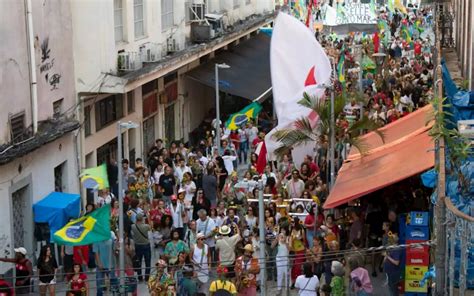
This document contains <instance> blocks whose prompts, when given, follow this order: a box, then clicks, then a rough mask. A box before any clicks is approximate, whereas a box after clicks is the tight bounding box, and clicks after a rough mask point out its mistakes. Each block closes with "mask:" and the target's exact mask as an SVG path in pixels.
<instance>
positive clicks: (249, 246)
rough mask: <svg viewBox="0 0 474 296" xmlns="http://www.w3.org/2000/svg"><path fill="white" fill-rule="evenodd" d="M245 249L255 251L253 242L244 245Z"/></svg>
mask: <svg viewBox="0 0 474 296" xmlns="http://www.w3.org/2000/svg"><path fill="white" fill-rule="evenodd" d="M244 251H246V252H250V253H253V246H252V244H246V245H245V247H244Z"/></svg>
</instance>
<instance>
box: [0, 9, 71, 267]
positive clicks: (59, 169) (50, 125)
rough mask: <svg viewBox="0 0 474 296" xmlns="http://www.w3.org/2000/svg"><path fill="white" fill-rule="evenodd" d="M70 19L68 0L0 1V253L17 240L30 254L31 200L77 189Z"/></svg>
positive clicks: (5, 253) (9, 250)
mask: <svg viewBox="0 0 474 296" xmlns="http://www.w3.org/2000/svg"><path fill="white" fill-rule="evenodd" d="M28 5H31V7H30V9H27V6H28ZM28 11H30V12H31V14H30V16H31V18H29V17H28V16H29V14H28V13H27V12H28ZM30 21H31V22H30ZM71 25H72V24H71V11H70V6H69V3H68V2H64V1H61V0H52V1H46V2H43V1H15V0H5V1H1V2H0V38H1V40H2V43H1V45H0V65H1V67H0V89H1V94H0V104H1V108H0V119H1V124H0V199H1V200H0V202H1V204H2V206H1V207H0V256H2V257H5V256H7V257H11V256H13V254H14V252H13V248H14V247H20V246H24V247H25V248H26V249H27V250H28V252H29V255H31V257H35V252H36V251H37V249H36V244H35V240H34V224H33V210H32V206H33V204H34V203H36V202H38V201H39V200H41V199H42V198H43V197H45V196H47V195H48V194H49V193H51V192H52V191H62V192H73V193H75V192H78V190H79V185H78V178H77V176H78V158H77V153H76V144H75V143H76V136H77V130H78V128H79V123H78V122H77V121H76V120H75V104H76V99H75V97H76V95H75V88H74V63H73V61H72V59H71V58H70V56H71V54H72V26H71ZM35 76H36V77H35ZM36 254H37V253H36ZM10 268H12V265H11V264H8V263H0V272H1V273H3V272H5V271H6V270H8V269H10Z"/></svg>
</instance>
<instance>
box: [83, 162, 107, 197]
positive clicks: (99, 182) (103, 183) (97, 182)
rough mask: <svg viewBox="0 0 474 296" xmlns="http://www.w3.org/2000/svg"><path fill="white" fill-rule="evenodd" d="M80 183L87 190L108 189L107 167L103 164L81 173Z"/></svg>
mask: <svg viewBox="0 0 474 296" xmlns="http://www.w3.org/2000/svg"><path fill="white" fill-rule="evenodd" d="M81 183H82V184H83V185H84V187H85V188H88V189H95V190H97V189H99V190H102V189H105V188H108V187H109V178H108V176H107V166H106V165H105V163H103V164H101V165H99V166H97V167H95V168H89V169H85V170H83V171H82V174H81Z"/></svg>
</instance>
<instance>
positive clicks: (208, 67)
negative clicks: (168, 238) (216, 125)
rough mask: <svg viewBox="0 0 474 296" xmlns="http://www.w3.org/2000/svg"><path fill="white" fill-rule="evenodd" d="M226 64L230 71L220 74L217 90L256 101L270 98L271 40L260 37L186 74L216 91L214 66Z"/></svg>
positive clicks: (244, 42) (247, 41)
mask: <svg viewBox="0 0 474 296" xmlns="http://www.w3.org/2000/svg"><path fill="white" fill-rule="evenodd" d="M216 63H219V64H221V63H226V64H227V65H229V66H230V69H220V70H219V90H220V91H222V92H226V93H229V94H232V95H235V96H239V97H242V98H246V99H249V100H255V99H257V98H260V97H261V96H262V94H268V95H270V94H271V91H270V92H269V91H268V90H269V89H270V88H271V84H272V82H271V77H270V37H269V36H268V35H266V34H262V33H259V34H257V35H256V36H252V37H250V39H248V40H245V41H242V42H241V43H239V44H238V45H237V46H235V47H233V48H231V49H229V50H228V51H225V52H223V53H216V57H215V58H214V59H212V60H210V61H208V62H206V63H204V64H202V65H200V66H198V67H197V68H195V69H193V70H191V71H189V72H188V73H186V75H187V77H189V78H191V79H194V80H196V81H198V82H200V83H202V84H204V85H207V86H210V87H212V88H214V87H215V83H216V81H215V64H216Z"/></svg>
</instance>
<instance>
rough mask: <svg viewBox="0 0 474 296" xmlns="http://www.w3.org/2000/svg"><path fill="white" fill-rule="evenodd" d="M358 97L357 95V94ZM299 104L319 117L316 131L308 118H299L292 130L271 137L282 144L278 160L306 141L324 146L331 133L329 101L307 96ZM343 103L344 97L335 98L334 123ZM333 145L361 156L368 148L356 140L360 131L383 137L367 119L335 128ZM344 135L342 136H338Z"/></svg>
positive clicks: (342, 107)
mask: <svg viewBox="0 0 474 296" xmlns="http://www.w3.org/2000/svg"><path fill="white" fill-rule="evenodd" d="M359 95H360V94H359ZM359 95H357V94H356V101H358V102H360V101H361V100H360V98H361V97H360V96H359ZM298 104H300V105H302V106H305V107H307V108H310V109H312V110H313V111H314V112H315V113H317V114H318V115H319V122H318V124H317V126H316V127H312V126H311V123H310V121H309V119H308V118H300V119H299V120H297V121H296V123H295V125H294V127H293V128H289V129H282V130H279V131H277V132H276V133H275V134H274V138H275V139H276V140H277V141H279V142H281V144H282V146H280V148H278V149H277V150H276V151H275V153H276V155H277V156H280V157H281V156H282V155H284V154H286V153H288V152H289V150H290V148H291V147H294V146H297V145H300V144H304V143H307V142H309V141H316V143H317V144H319V145H321V144H322V143H324V142H327V141H328V139H329V138H330V133H331V101H330V99H329V98H326V99H321V100H320V99H317V98H314V97H311V96H309V95H308V94H307V93H304V94H303V98H302V99H301V100H300V101H299V102H298ZM345 105H346V99H345V97H344V96H343V95H338V96H336V97H335V98H334V118H335V119H337V118H339V116H340V115H341V114H342V113H343V112H344V106H345ZM335 127H336V130H335V134H336V143H335V145H338V144H342V145H344V144H350V145H351V146H353V147H355V148H356V149H357V150H359V152H360V153H361V154H362V155H365V154H366V153H367V152H368V149H369V147H368V145H367V144H365V143H364V142H363V141H362V140H361V139H360V137H359V135H360V134H361V133H362V131H375V132H376V133H377V134H378V135H379V136H380V137H381V138H382V141H383V140H384V134H383V133H382V132H381V131H379V130H378V128H379V127H380V126H379V125H378V124H377V123H376V122H375V121H374V120H372V119H369V118H368V117H363V118H362V119H360V120H358V121H356V122H354V124H352V125H351V126H350V127H349V128H348V129H347V130H345V131H343V130H342V128H341V127H339V126H337V125H336V126H335ZM341 135H344V136H341Z"/></svg>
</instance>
